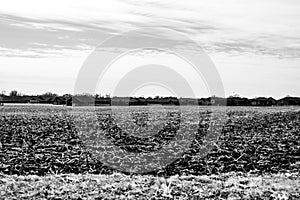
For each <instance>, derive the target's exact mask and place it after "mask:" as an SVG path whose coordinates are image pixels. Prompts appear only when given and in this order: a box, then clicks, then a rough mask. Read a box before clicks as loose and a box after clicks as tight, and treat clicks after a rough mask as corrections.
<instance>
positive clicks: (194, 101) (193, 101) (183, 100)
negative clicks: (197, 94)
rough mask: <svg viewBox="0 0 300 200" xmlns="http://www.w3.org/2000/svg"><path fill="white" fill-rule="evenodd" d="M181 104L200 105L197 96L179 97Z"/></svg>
mask: <svg viewBox="0 0 300 200" xmlns="http://www.w3.org/2000/svg"><path fill="white" fill-rule="evenodd" d="M179 103H180V105H198V99H195V98H179Z"/></svg>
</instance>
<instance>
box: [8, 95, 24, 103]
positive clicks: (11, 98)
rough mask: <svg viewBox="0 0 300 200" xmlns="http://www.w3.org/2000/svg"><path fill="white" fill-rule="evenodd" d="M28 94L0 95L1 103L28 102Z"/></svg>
mask: <svg viewBox="0 0 300 200" xmlns="http://www.w3.org/2000/svg"><path fill="white" fill-rule="evenodd" d="M29 102H30V96H2V103H29Z"/></svg>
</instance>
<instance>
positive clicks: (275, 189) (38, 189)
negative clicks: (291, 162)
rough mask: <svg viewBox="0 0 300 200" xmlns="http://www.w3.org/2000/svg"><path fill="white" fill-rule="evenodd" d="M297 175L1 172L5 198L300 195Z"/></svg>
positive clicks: (230, 197)
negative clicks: (143, 174) (34, 173)
mask: <svg viewBox="0 0 300 200" xmlns="http://www.w3.org/2000/svg"><path fill="white" fill-rule="evenodd" d="M299 188H300V178H299V173H285V174H269V175H267V174H266V175H261V176H258V175H253V174H243V173H226V174H223V175H210V176H205V175H204V176H192V175H189V176H171V177H168V178H163V177H155V176H146V175H145V176H129V175H124V174H120V173H114V174H113V175H90V174H86V175H72V174H69V175H51V176H50V175H49V176H44V177H42V176H35V175H28V176H16V175H13V176H9V175H0V196H1V197H0V198H3V199H300V189H299Z"/></svg>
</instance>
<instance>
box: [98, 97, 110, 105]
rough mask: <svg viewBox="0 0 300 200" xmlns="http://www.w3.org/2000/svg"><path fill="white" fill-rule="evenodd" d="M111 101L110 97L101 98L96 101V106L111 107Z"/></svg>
mask: <svg viewBox="0 0 300 200" xmlns="http://www.w3.org/2000/svg"><path fill="white" fill-rule="evenodd" d="M110 105H111V99H110V98H108V97H100V98H96V99H95V106H110Z"/></svg>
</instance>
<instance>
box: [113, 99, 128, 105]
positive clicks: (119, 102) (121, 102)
mask: <svg viewBox="0 0 300 200" xmlns="http://www.w3.org/2000/svg"><path fill="white" fill-rule="evenodd" d="M129 102H130V97H112V98H111V105H112V106H129Z"/></svg>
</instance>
